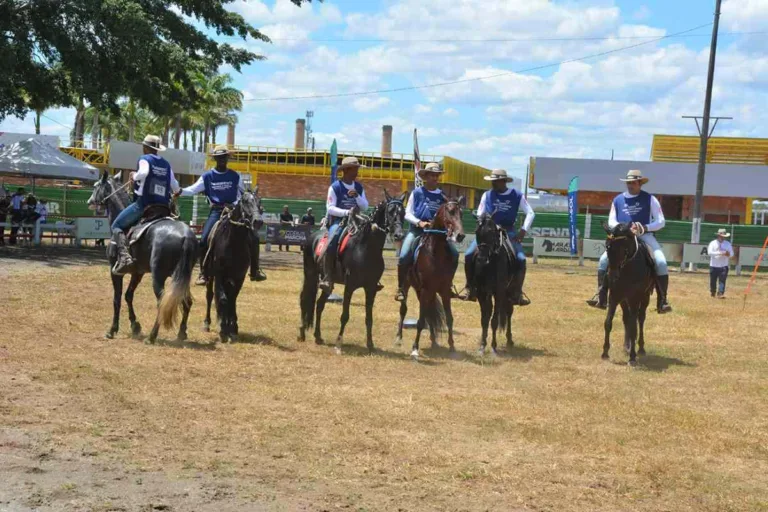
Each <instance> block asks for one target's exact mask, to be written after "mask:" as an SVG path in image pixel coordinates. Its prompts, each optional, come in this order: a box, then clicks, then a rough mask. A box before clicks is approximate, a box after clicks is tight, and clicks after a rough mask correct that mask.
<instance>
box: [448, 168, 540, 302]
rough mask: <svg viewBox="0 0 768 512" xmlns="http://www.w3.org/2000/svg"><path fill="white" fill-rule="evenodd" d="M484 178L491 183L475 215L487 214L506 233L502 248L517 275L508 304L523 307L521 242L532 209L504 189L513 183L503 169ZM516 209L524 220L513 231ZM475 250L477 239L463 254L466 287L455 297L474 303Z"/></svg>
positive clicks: (523, 254) (508, 189) (513, 190)
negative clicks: (512, 258) (511, 257)
mask: <svg viewBox="0 0 768 512" xmlns="http://www.w3.org/2000/svg"><path fill="white" fill-rule="evenodd" d="M484 179H485V180H486V181H490V182H491V187H492V188H491V190H488V191H486V192H485V193H483V197H481V198H480V205H479V206H478V207H477V216H478V217H480V216H481V215H483V214H487V215H491V218H492V219H493V221H494V222H495V223H496V224H497V225H499V226H500V227H501V228H503V229H504V230H505V231H506V232H507V237H506V241H505V245H507V249H508V250H510V253H511V254H514V255H515V257H516V258H517V264H518V275H517V276H516V282H515V285H516V286H515V289H514V292H513V293H514V296H513V297H512V305H514V306H527V305H528V304H530V303H531V301H530V300H528V298H527V297H526V296H525V294H524V293H523V283H524V282H525V272H526V260H525V252H524V251H523V245H522V240H523V238H525V235H526V233H528V231H529V230H530V229H531V225H533V219H534V217H536V214H535V213H534V212H533V208H531V205H529V204H528V201H527V200H526V199H525V196H524V195H523V194H521V193H520V192H518V191H517V190H515V189H514V188H510V187H507V183H510V182H511V181H513V180H512V178H510V177H509V176H507V171H505V170H504V169H494V170H493V171H491V175H490V176H486V177H485V178H484ZM519 210H523V212H525V220H524V221H523V225H522V227H521V228H520V231H519V232H516V231H515V221H516V220H517V212H518V211H519ZM476 251H477V240H473V241H472V244H471V245H470V246H469V248H468V249H467V252H466V253H465V254H464V273H465V275H466V278H467V284H466V286H465V287H464V289H463V290H462V291H461V293H460V294H459V297H460V298H461V299H462V300H468V301H475V300H477V298H476V296H475V293H476V290H474V288H473V286H472V282H473V281H474V271H475V264H474V258H473V256H474V254H475V252H476Z"/></svg>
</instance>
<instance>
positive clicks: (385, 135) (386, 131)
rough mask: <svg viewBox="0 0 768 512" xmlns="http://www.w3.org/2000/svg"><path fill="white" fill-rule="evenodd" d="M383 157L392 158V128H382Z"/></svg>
mask: <svg viewBox="0 0 768 512" xmlns="http://www.w3.org/2000/svg"><path fill="white" fill-rule="evenodd" d="M381 156H392V126H391V125H388V124H385V125H384V126H382V127H381Z"/></svg>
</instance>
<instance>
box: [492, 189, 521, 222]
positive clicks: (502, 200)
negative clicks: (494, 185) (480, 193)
mask: <svg viewBox="0 0 768 512" xmlns="http://www.w3.org/2000/svg"><path fill="white" fill-rule="evenodd" d="M522 198H523V195H522V194H521V193H520V192H518V191H517V190H515V189H512V190H511V191H510V192H509V194H499V193H497V192H496V191H495V190H489V191H488V192H487V193H486V194H485V212H486V213H488V214H489V215H490V214H492V218H493V221H494V222H495V223H496V224H498V225H499V226H501V227H503V228H504V229H507V230H509V229H512V228H514V227H515V221H516V220H517V212H518V211H519V210H520V202H521V201H522Z"/></svg>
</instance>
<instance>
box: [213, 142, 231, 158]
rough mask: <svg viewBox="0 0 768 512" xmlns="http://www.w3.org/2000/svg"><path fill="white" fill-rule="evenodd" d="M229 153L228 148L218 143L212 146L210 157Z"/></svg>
mask: <svg viewBox="0 0 768 512" xmlns="http://www.w3.org/2000/svg"><path fill="white" fill-rule="evenodd" d="M231 154H232V151H230V150H229V148H228V147H227V146H224V145H218V146H216V147H215V148H213V151H211V156H212V157H217V156H224V155H231Z"/></svg>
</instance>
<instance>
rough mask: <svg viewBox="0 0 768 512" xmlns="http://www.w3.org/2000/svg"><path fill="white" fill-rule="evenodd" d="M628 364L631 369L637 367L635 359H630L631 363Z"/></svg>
mask: <svg viewBox="0 0 768 512" xmlns="http://www.w3.org/2000/svg"><path fill="white" fill-rule="evenodd" d="M627 364H628V365H629V366H630V368H634V367H635V366H637V361H636V360H634V359H630V360H629V363H627Z"/></svg>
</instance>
